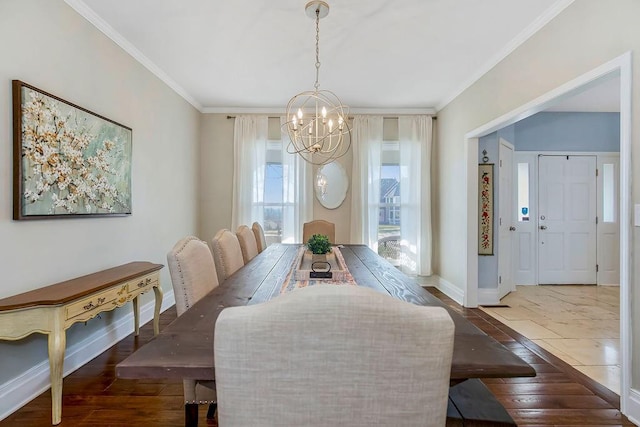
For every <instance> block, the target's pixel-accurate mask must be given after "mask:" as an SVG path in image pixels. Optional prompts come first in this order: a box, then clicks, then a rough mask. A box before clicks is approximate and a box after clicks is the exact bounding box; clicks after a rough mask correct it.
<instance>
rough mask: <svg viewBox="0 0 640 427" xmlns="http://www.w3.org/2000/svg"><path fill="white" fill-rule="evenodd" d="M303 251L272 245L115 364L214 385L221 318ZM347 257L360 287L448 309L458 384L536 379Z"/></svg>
mask: <svg viewBox="0 0 640 427" xmlns="http://www.w3.org/2000/svg"><path fill="white" fill-rule="evenodd" d="M299 247H300V245H287V244H275V245H270V246H269V247H268V248H267V249H266V250H265V251H264V252H262V253H261V254H259V255H258V256H257V257H255V258H254V259H253V260H251V261H250V262H249V263H247V264H246V265H245V266H244V267H243V268H241V269H240V270H238V271H237V272H236V273H235V274H233V275H232V276H231V277H229V278H228V279H227V280H225V281H224V282H223V283H222V284H221V285H220V286H218V287H217V288H215V289H214V290H213V291H211V292H210V293H209V294H207V295H206V296H204V297H203V298H202V299H201V300H200V301H198V302H197V303H196V304H194V305H193V306H192V307H191V308H189V310H187V311H186V312H185V313H183V314H182V315H181V316H179V317H178V318H177V319H176V320H174V321H173V322H172V323H171V324H169V325H168V326H167V327H165V329H164V330H162V331H161V332H160V334H159V335H157V336H156V337H154V338H153V339H152V340H151V341H150V342H148V343H147V344H145V345H144V346H142V347H141V348H139V349H138V350H136V351H135V352H134V353H133V354H131V355H130V356H129V357H127V358H126V359H125V360H123V361H122V362H121V363H119V364H118V365H117V366H116V374H117V376H118V377H121V378H137V379H140V378H164V379H171V378H173V379H184V378H191V379H197V380H213V379H215V366H214V359H213V337H214V326H215V323H216V319H217V318H218V315H219V314H220V312H221V311H222V310H224V309H225V308H227V307H234V306H243V305H249V304H258V303H261V302H265V301H268V300H270V299H272V298H276V297H277V296H278V295H280V293H281V289H282V287H283V283H285V281H286V280H288V279H289V277H290V276H289V275H290V273H291V269H292V267H293V265H294V262H295V260H296V257H297V256H298V253H299ZM340 253H341V255H342V257H343V259H344V262H345V264H346V266H347V268H348V271H349V273H350V274H351V276H352V277H353V280H354V281H355V283H356V284H357V285H358V286H364V287H368V288H372V289H374V290H377V291H379V292H383V293H387V294H389V295H391V296H393V297H395V298H398V299H400V300H403V301H407V302H410V303H412V304H417V305H425V306H439V307H444V308H445V309H446V310H447V311H448V312H449V314H450V315H451V318H452V319H453V321H454V323H455V338H454V349H453V360H452V364H451V384H452V385H455V384H457V383H460V382H462V381H464V380H466V379H469V378H505V377H527V376H535V370H534V369H533V368H532V367H531V366H530V365H529V364H527V363H526V362H525V361H524V360H522V359H521V358H520V357H518V356H517V355H515V354H514V353H512V352H511V351H509V349H507V348H506V347H504V346H503V345H502V344H500V343H499V342H497V341H496V340H495V339H493V338H492V337H490V336H488V335H486V334H485V333H484V332H482V331H481V330H480V329H478V328H477V327H476V326H475V325H473V324H472V323H471V322H469V321H468V320H467V319H465V318H464V317H462V316H461V315H460V314H459V313H457V312H456V311H455V310H454V309H452V308H450V307H448V306H446V305H445V304H444V303H442V302H441V301H440V300H439V299H438V298H436V297H434V296H433V295H431V294H430V293H429V292H428V291H427V290H425V289H423V288H422V287H421V286H419V285H418V284H417V283H416V282H415V280H414V279H412V278H410V277H409V276H407V275H405V274H404V273H402V272H401V271H399V270H398V269H397V268H395V267H394V266H392V265H391V264H389V263H388V262H387V261H386V260H384V259H383V258H381V257H380V256H378V254H376V253H375V252H373V251H372V250H371V249H369V248H368V247H367V246H364V245H344V246H342V245H341V247H340Z"/></svg>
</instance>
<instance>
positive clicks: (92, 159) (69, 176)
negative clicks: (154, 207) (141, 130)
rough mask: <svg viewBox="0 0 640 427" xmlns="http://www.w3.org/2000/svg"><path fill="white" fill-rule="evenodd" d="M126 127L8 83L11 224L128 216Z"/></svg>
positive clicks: (129, 137) (25, 86)
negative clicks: (10, 88)
mask: <svg viewBox="0 0 640 427" xmlns="http://www.w3.org/2000/svg"><path fill="white" fill-rule="evenodd" d="M131 140H132V130H131V128H128V127H127V126H124V125H121V124H119V123H116V122H114V121H113V120H110V119H107V118H106V117H102V116H100V115H98V114H95V113H93V112H91V111H89V110H87V109H85V108H82V107H79V106H77V105H74V104H72V103H70V102H67V101H65V100H63V99H61V98H58V97H57V96H54V95H51V94H49V93H47V92H44V91H43V90H40V89H38V88H35V87H33V86H31V85H28V84H26V83H24V82H21V81H19V80H14V81H13V219H14V220H26V219H45V218H62V217H95V216H114V215H115V216H122V215H130V214H131Z"/></svg>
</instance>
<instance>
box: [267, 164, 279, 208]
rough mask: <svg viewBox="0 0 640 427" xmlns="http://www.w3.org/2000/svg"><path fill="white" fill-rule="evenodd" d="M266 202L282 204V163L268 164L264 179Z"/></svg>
mask: <svg viewBox="0 0 640 427" xmlns="http://www.w3.org/2000/svg"><path fill="white" fill-rule="evenodd" d="M264 202H265V203H282V163H267V167H266V168H265V177H264Z"/></svg>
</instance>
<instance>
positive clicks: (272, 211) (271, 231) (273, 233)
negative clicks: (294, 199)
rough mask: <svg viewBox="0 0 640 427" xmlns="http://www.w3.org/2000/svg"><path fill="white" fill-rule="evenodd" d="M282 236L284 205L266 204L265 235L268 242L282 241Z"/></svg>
mask: <svg viewBox="0 0 640 427" xmlns="http://www.w3.org/2000/svg"><path fill="white" fill-rule="evenodd" d="M281 236H282V206H265V208H264V237H265V239H266V241H267V244H271V243H280V239H281Z"/></svg>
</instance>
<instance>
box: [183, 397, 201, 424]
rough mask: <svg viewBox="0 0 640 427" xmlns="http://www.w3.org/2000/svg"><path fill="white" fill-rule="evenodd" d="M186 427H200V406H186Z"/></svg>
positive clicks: (195, 404) (189, 404)
mask: <svg viewBox="0 0 640 427" xmlns="http://www.w3.org/2000/svg"><path fill="white" fill-rule="evenodd" d="M184 427H198V404H197V403H185V404H184Z"/></svg>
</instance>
